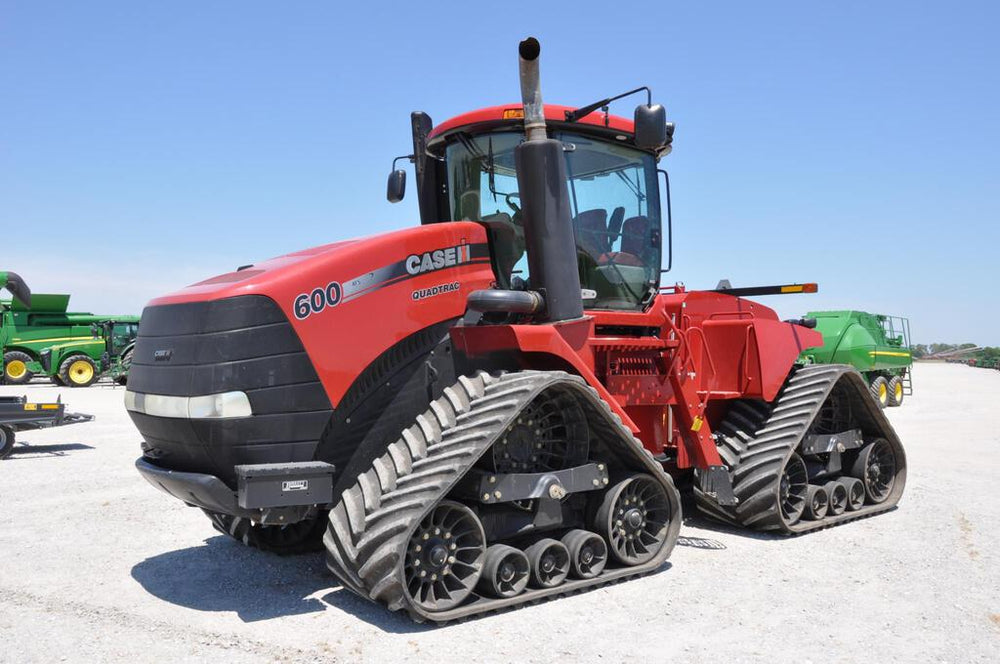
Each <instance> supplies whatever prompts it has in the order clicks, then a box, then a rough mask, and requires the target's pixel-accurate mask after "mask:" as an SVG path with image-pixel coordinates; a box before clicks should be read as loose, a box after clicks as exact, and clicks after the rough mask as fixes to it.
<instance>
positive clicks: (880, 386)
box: [869, 376, 889, 408]
mask: <svg viewBox="0 0 1000 664" xmlns="http://www.w3.org/2000/svg"><path fill="white" fill-rule="evenodd" d="M869 390H871V393H872V398H873V399H875V403H877V404H878V405H879V408H885V407H886V406H888V405H889V381H887V380H886V379H885V376H876V377H875V380H873V381H872V384H871V386H870V387H869Z"/></svg>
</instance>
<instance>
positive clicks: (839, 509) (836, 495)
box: [823, 480, 847, 516]
mask: <svg viewBox="0 0 1000 664" xmlns="http://www.w3.org/2000/svg"><path fill="white" fill-rule="evenodd" d="M823 488H824V489H825V490H826V495H827V496H828V497H829V499H830V502H829V505H828V506H827V508H826V509H827V513H828V514H830V515H831V516H838V515H840V514H843V513H844V510H846V509H847V488H846V487H845V486H844V485H843V484H841V483H840V482H838V481H837V480H830V481H829V482H827V483H826V484H824V485H823Z"/></svg>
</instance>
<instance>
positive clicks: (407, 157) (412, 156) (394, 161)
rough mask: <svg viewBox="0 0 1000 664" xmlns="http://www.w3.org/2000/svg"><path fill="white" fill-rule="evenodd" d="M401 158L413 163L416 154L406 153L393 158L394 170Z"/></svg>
mask: <svg viewBox="0 0 1000 664" xmlns="http://www.w3.org/2000/svg"><path fill="white" fill-rule="evenodd" d="M400 159H406V160H408V161H409V162H410V163H411V164H412V163H414V162H415V161H416V156H415V155H412V154H404V155H402V156H401V157H396V158H395V159H393V160H392V170H396V162H397V161H399V160H400Z"/></svg>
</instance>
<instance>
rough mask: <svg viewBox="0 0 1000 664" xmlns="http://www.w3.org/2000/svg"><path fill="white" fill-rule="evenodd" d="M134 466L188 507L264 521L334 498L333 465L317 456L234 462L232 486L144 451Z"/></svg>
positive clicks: (298, 516)
mask: <svg viewBox="0 0 1000 664" xmlns="http://www.w3.org/2000/svg"><path fill="white" fill-rule="evenodd" d="M135 467H136V469H137V470H138V471H139V474H140V475H142V476H143V477H144V478H145V479H146V481H147V482H149V483H150V484H152V485H153V486H155V487H156V488H157V489H159V490H160V491H163V492H164V493H166V494H167V495H170V496H173V497H174V498H177V499H178V500H181V501H183V502H185V503H187V504H188V505H191V506H192V507H200V508H201V509H203V510H207V511H209V512H216V513H220V514H230V515H232V516H241V517H246V518H248V519H252V520H253V521H256V522H259V523H263V524H265V525H272V524H273V525H283V524H289V523H295V522H297V521H301V520H303V519H305V518H306V517H307V516H309V515H310V514H311V513H313V512H314V511H315V510H316V509H317V508H322V507H326V506H328V505H330V504H332V503H333V471H334V467H333V466H332V465H330V464H328V463H323V462H321V461H309V462H300V463H278V464H254V465H245V466H237V468H236V471H237V475H238V478H239V481H238V485H237V489H236V490H235V491H234V490H233V489H231V488H230V487H229V486H228V485H227V484H226V483H225V482H223V481H222V480H221V479H219V478H218V477H216V476H215V475H208V474H205V473H192V472H185V471H178V470H171V469H169V468H163V467H162V466H158V465H156V464H155V463H154V462H153V461H151V460H150V459H148V458H146V457H139V458H138V459H136V462H135Z"/></svg>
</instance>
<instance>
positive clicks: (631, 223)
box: [600, 215, 650, 267]
mask: <svg viewBox="0 0 1000 664" xmlns="http://www.w3.org/2000/svg"><path fill="white" fill-rule="evenodd" d="M649 230H650V229H649V217H646V216H643V215H639V216H636V217H629V218H628V219H626V220H625V221H624V223H623V224H622V242H621V248H620V251H610V252H607V253H605V254H604V255H602V256H601V261H600V262H601V264H607V263H609V262H614V263H615V264H617V265H634V266H636V267H645V265H646V262H645V260H644V259H643V258H644V254H645V253H646V249H648V248H649Z"/></svg>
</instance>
